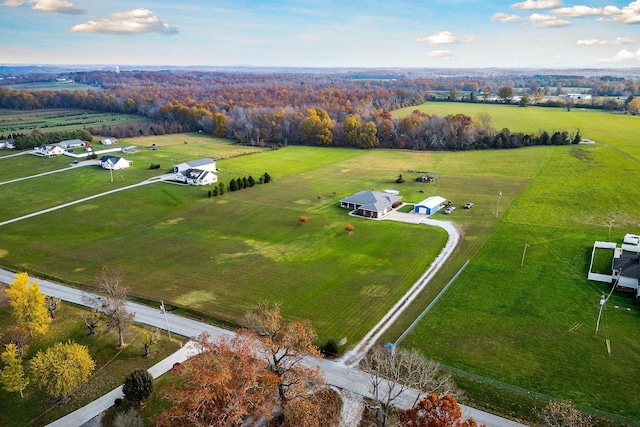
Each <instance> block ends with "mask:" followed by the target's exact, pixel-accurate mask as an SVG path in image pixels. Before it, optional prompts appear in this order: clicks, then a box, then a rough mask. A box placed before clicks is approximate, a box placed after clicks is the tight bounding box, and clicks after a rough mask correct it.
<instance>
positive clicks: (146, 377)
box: [122, 369, 153, 402]
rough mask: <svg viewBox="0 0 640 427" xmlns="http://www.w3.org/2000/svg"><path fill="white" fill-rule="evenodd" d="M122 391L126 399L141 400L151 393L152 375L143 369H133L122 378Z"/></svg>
mask: <svg viewBox="0 0 640 427" xmlns="http://www.w3.org/2000/svg"><path fill="white" fill-rule="evenodd" d="M122 392H123V393H124V397H125V398H126V399H127V400H131V401H133V402H142V401H143V400H145V399H146V398H148V397H149V396H151V393H153V377H152V376H151V374H150V373H149V372H147V371H145V370H142V369H138V370H135V371H133V372H131V373H130V374H129V375H127V377H126V378H125V379H124V385H123V386H122Z"/></svg>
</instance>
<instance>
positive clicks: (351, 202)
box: [340, 191, 402, 218]
mask: <svg viewBox="0 0 640 427" xmlns="http://www.w3.org/2000/svg"><path fill="white" fill-rule="evenodd" d="M401 204H402V196H399V195H397V194H390V193H387V192H382V191H360V192H358V193H356V194H352V195H351V196H348V197H345V198H344V199H341V200H340V207H341V208H345V209H349V210H351V211H352V212H353V213H354V214H356V215H360V216H364V217H367V218H381V217H383V216H385V215H387V214H389V213H390V212H391V211H392V210H393V209H394V208H396V207H398V206H400V205H401Z"/></svg>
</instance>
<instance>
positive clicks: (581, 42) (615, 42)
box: [577, 37, 633, 46]
mask: <svg viewBox="0 0 640 427" xmlns="http://www.w3.org/2000/svg"><path fill="white" fill-rule="evenodd" d="M626 43H633V39H632V38H631V37H617V38H615V39H614V40H600V39H588V40H578V42H577V45H578V46H611V45H620V44H626Z"/></svg>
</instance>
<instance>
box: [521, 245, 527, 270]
mask: <svg viewBox="0 0 640 427" xmlns="http://www.w3.org/2000/svg"><path fill="white" fill-rule="evenodd" d="M528 247H529V244H528V243H525V244H524V250H523V251H522V261H521V262H520V268H522V267H524V256H525V255H526V253H527V248H528Z"/></svg>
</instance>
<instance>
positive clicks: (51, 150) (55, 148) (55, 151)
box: [35, 144, 64, 157]
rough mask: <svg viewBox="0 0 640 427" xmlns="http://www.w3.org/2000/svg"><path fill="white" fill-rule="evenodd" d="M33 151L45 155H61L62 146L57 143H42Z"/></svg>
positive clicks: (62, 152) (62, 151)
mask: <svg viewBox="0 0 640 427" xmlns="http://www.w3.org/2000/svg"><path fill="white" fill-rule="evenodd" d="M35 153H36V154H40V155H41V156H45V157H54V156H61V155H63V154H64V148H62V147H60V145H58V144H43V145H41V146H39V147H36V149H35Z"/></svg>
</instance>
